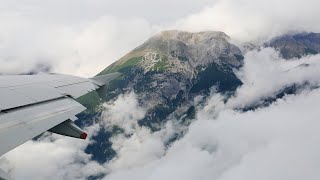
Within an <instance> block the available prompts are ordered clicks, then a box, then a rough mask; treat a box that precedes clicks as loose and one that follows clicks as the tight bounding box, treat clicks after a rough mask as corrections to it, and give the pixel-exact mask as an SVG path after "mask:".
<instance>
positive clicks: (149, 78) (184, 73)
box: [99, 31, 243, 130]
mask: <svg viewBox="0 0 320 180" xmlns="http://www.w3.org/2000/svg"><path fill="white" fill-rule="evenodd" d="M229 39H230V38H229V37H228V36H227V35H226V34H225V33H223V32H209V31H208V32H200V33H188V32H181V31H164V32H161V33H160V34H157V35H155V36H153V37H151V38H150V39H149V40H147V41H146V42H145V43H143V44H142V45H141V46H139V47H137V48H136V49H134V50H133V51H131V52H130V53H128V54H127V55H125V56H124V57H123V58H121V59H120V60H118V61H116V62H115V63H114V64H112V65H111V66H109V67H107V68H106V69H105V70H103V71H102V72H101V73H100V74H99V75H102V74H105V73H111V72H116V71H119V72H121V73H123V75H122V76H121V77H120V78H118V79H117V80H116V81H113V82H112V83H111V84H110V86H109V88H108V89H107V90H106V97H105V98H106V100H109V99H112V98H114V97H115V96H117V95H119V94H122V93H126V92H129V91H134V92H135V93H136V94H137V95H138V98H139V102H140V103H141V104H142V106H144V107H145V108H147V109H149V111H148V113H147V116H146V117H145V119H143V120H141V121H140V124H141V125H145V126H148V127H150V128H151V129H152V130H157V129H158V128H157V127H159V126H160V125H161V124H163V123H164V122H165V120H166V118H167V117H168V115H170V114H171V113H172V112H174V111H175V110H176V109H177V108H178V107H181V106H182V105H185V104H189V103H190V102H191V101H193V98H194V97H195V96H196V95H199V94H208V93H209V91H210V88H211V87H212V86H216V87H217V91H218V92H223V93H225V92H232V91H234V90H235V89H236V88H237V87H238V86H239V85H241V82H240V80H239V79H238V78H237V77H236V75H235V74H234V69H238V68H239V67H241V65H242V63H243V56H242V53H241V51H240V49H239V48H238V47H237V46H235V45H233V44H231V43H230V42H229ZM186 108H188V106H186ZM186 111H187V109H186Z"/></svg>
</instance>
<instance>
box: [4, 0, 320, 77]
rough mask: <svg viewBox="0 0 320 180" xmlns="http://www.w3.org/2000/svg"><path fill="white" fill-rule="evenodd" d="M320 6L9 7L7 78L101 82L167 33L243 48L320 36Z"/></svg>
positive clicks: (40, 2) (7, 2)
mask: <svg viewBox="0 0 320 180" xmlns="http://www.w3.org/2000/svg"><path fill="white" fill-rule="evenodd" d="M319 5H320V4H319V1H317V0H308V1H302V0H295V1H291V0H282V1H278V0H269V1H262V0H254V1H253V0H252V1H251V0H193V1H192V0H177V1H170V0H162V1H156V0H130V1H125V0H118V1H111V0H68V1H65V0H45V1H44V0H19V1H18V0H1V6H0V73H2V74H16V73H26V72H30V71H37V70H39V69H40V70H41V69H49V70H50V72H56V73H66V74H75V75H80V76H85V77H89V76H93V75H95V74H97V73H98V72H100V71H101V70H103V69H104V68H105V67H106V66H108V65H109V64H111V63H112V62H114V61H116V60H117V59H119V58H120V57H121V56H123V55H124V54H126V53H128V52H129V51H130V50H132V49H133V48H135V47H136V46H138V45H139V44H141V43H142V42H144V41H145V40H146V39H147V38H149V37H150V36H151V35H153V34H155V33H157V32H159V31H161V30H165V29H180V30H187V31H205V30H215V31H224V32H225V33H227V34H228V35H229V36H231V37H232V38H233V39H234V40H236V41H239V42H246V41H263V40H265V39H268V38H271V37H274V36H276V35H279V34H283V33H287V32H289V31H316V32H318V31H320V22H319V21H320V20H319V18H315V17H319V16H320V12H319V11H318V10H317V8H315V7H319Z"/></svg>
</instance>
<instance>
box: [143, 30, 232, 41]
mask: <svg viewBox="0 0 320 180" xmlns="http://www.w3.org/2000/svg"><path fill="white" fill-rule="evenodd" d="M210 38H223V39H230V38H229V36H228V35H226V34H225V33H224V32H220V31H202V32H187V31H179V30H166V31H161V32H159V33H158V34H156V35H154V36H153V37H151V38H150V39H149V41H150V40H176V41H181V42H183V43H186V44H197V43H198V42H200V41H203V40H207V39H210Z"/></svg>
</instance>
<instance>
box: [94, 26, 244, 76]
mask: <svg viewBox="0 0 320 180" xmlns="http://www.w3.org/2000/svg"><path fill="white" fill-rule="evenodd" d="M229 39H230V38H229V36H227V35H226V34H225V33H223V32H219V31H203V32H197V33H192V32H186V31H178V30H169V31H162V32H159V33H158V34H156V35H154V36H152V37H151V38H149V39H148V40H147V41H146V42H144V43H143V44H142V45H140V46H139V47H137V48H135V49H134V50H133V51H131V52H130V53H128V54H127V55H125V56H124V57H123V58H121V59H120V60H118V61H117V62H115V63H114V64H112V65H111V66H109V67H108V68H107V69H105V70H104V71H103V72H102V73H100V74H103V73H110V72H115V71H124V70H125V71H126V70H128V68H130V67H132V66H136V67H138V68H141V69H143V71H144V72H145V73H146V72H149V71H171V72H183V73H187V74H189V76H193V74H194V73H196V72H197V71H199V69H203V68H206V67H207V66H208V65H210V64H212V63H215V64H217V65H219V66H224V65H231V66H233V67H239V66H240V65H241V64H242V59H243V57H242V53H241V51H240V49H239V48H238V47H237V46H235V45H233V44H231V43H230V42H229Z"/></svg>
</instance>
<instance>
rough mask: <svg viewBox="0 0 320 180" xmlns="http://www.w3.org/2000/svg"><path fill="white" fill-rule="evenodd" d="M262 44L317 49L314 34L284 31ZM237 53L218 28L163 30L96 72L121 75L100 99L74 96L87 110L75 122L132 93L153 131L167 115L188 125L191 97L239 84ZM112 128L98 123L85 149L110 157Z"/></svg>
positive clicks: (289, 52)
mask: <svg viewBox="0 0 320 180" xmlns="http://www.w3.org/2000/svg"><path fill="white" fill-rule="evenodd" d="M264 46H265V47H272V48H275V49H276V50H278V51H279V52H280V54H281V55H282V56H283V57H284V58H286V59H291V58H299V57H302V56H305V55H308V54H317V53H319V52H320V34H316V33H309V34H307V33H303V34H296V35H284V36H281V37H277V38H275V39H273V40H271V41H270V42H266V43H265V44H264ZM248 47H249V48H251V49H255V48H257V47H258V46H256V45H253V44H252V45H249V46H248ZM243 54H244V52H241V50H240V49H239V48H238V47H237V46H236V45H234V44H232V43H231V41H230V38H229V37H228V36H227V35H226V34H225V33H223V32H214V31H207V32H199V33H189V32H183V31H174V30H173V31H163V32H161V33H159V34H157V35H155V36H153V37H151V38H150V39H148V40H147V41H146V42H145V43H143V44H142V45H140V46H139V47H137V48H135V49H134V50H132V51H131V52H129V53H128V54H126V55H125V56H124V57H122V58H121V59H120V60H118V61H116V62H115V63H113V64H112V65H110V66H109V67H107V68H106V69H104V70H103V71H102V72H101V73H99V75H102V74H106V73H111V72H116V71H118V72H121V73H122V75H121V76H120V77H118V78H117V79H115V80H113V81H111V83H110V84H109V86H108V87H107V88H106V89H104V90H103V95H104V97H103V99H102V100H101V99H100V98H99V97H98V96H97V94H96V93H91V94H89V95H88V96H84V97H82V98H80V100H81V101H82V102H83V103H84V104H86V106H89V107H90V108H89V109H91V111H90V112H89V113H88V112H87V113H83V114H81V115H80V116H81V117H80V118H79V119H81V121H80V122H79V123H80V124H82V125H85V124H90V123H92V119H97V120H98V119H99V116H100V112H101V111H100V110H99V109H97V108H96V107H97V105H98V104H101V103H103V102H106V101H110V100H113V99H115V98H116V97H118V96H119V95H120V94H123V93H128V92H135V94H136V95H137V97H138V101H139V103H140V104H141V106H143V107H144V108H145V109H147V114H146V116H145V117H144V118H143V119H141V120H140V121H139V125H141V126H145V127H147V128H149V129H151V130H152V131H157V130H159V129H161V126H162V125H163V124H164V123H165V122H166V121H168V120H170V119H171V118H173V119H176V120H178V123H181V124H183V125H188V123H190V121H191V120H192V119H193V118H194V115H195V107H194V99H195V97H197V96H201V97H202V98H203V99H205V98H206V97H207V96H208V95H209V93H210V91H212V90H214V91H216V92H220V93H223V94H226V95H232V94H233V93H234V92H235V90H236V88H237V87H239V86H240V85H241V84H242V83H241V81H240V80H239V79H238V78H237V76H236V74H235V70H237V69H239V68H241V66H242V64H243ZM294 89H295V88H290V87H288V89H286V90H284V91H282V92H280V93H279V96H282V95H284V94H286V93H294ZM267 101H272V100H270V99H269V100H267ZM266 103H267V102H266ZM251 108H252V107H248V109H251ZM113 133H114V132H113V131H112V130H108V129H104V128H102V129H101V131H100V132H99V133H98V134H97V135H96V136H94V137H93V140H95V143H93V144H91V145H89V146H88V147H87V149H86V152H87V153H90V154H92V158H93V159H94V160H96V161H98V162H100V163H104V162H106V161H108V160H110V159H111V158H112V157H114V156H115V152H114V151H113V149H112V148H111V142H110V141H109V140H108V139H109V138H110V137H111V136H112V134H113ZM177 136H178V135H177Z"/></svg>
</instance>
